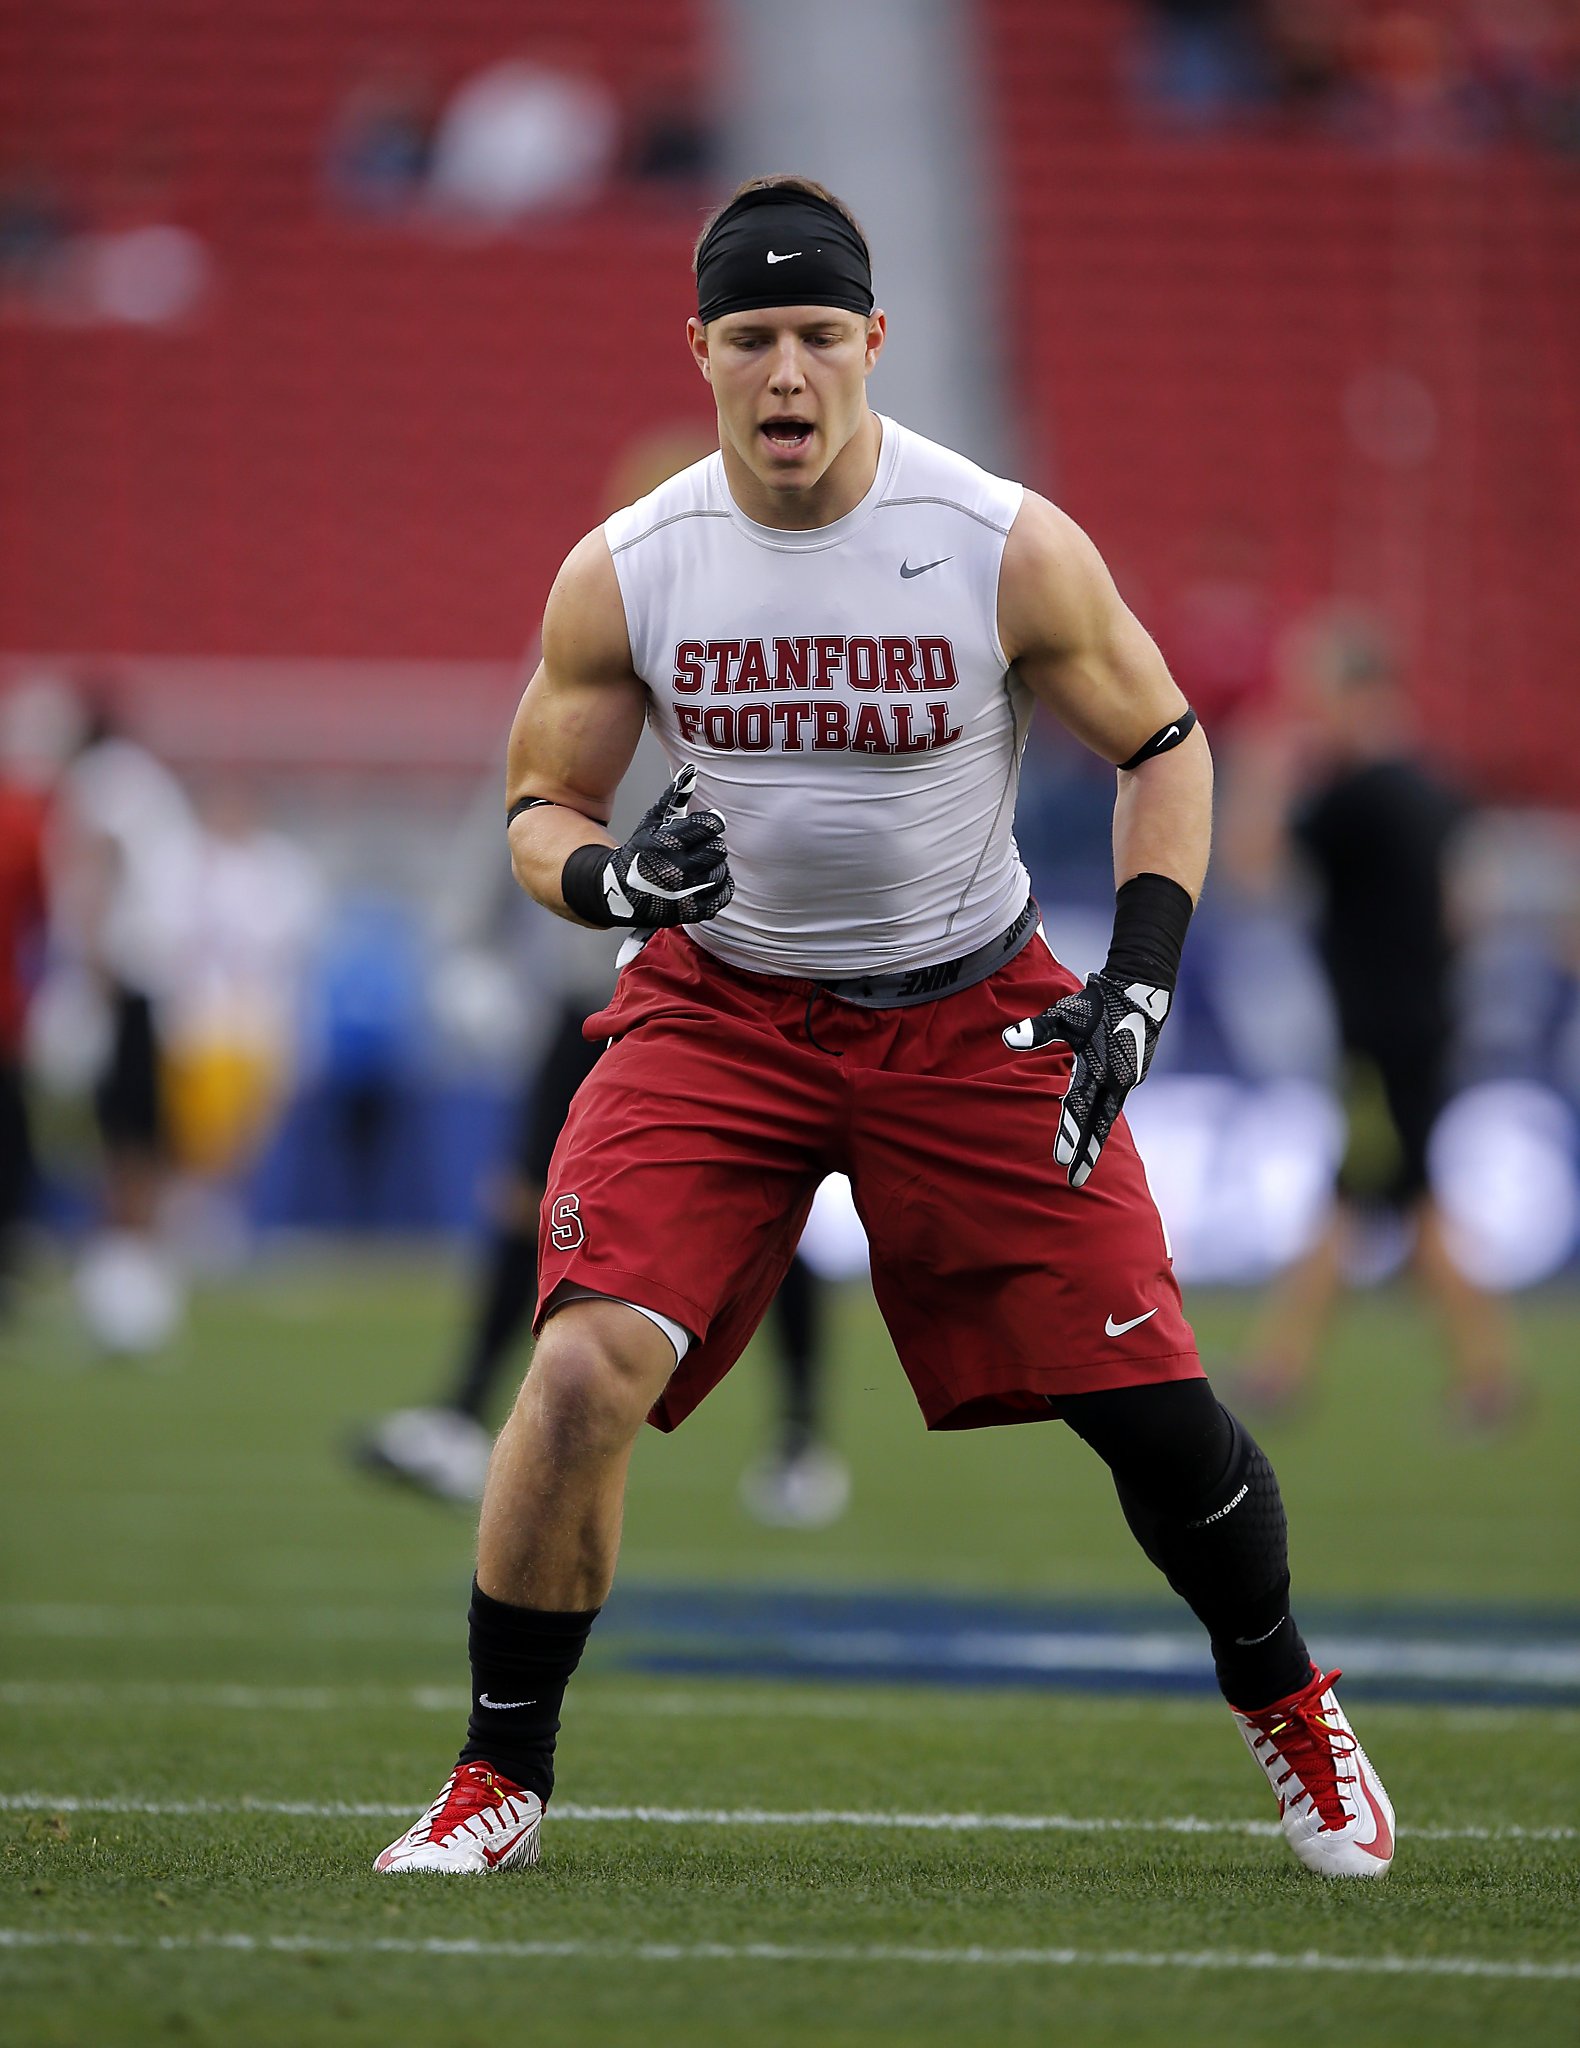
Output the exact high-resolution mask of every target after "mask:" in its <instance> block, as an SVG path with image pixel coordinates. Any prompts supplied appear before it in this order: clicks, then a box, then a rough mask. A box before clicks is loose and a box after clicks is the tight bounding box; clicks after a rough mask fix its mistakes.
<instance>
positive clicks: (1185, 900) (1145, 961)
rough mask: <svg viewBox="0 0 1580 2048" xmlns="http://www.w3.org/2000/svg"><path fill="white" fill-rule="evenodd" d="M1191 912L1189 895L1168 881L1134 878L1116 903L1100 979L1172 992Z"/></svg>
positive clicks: (1123, 889)
mask: <svg viewBox="0 0 1580 2048" xmlns="http://www.w3.org/2000/svg"><path fill="white" fill-rule="evenodd" d="M1195 908H1196V906H1195V904H1194V903H1193V902H1192V901H1191V894H1190V891H1189V890H1188V889H1186V888H1182V887H1181V885H1180V884H1179V883H1178V882H1176V881H1173V880H1171V879H1170V877H1169V876H1167V875H1132V877H1131V878H1130V880H1129V881H1128V882H1126V883H1125V884H1124V886H1123V887H1122V888H1121V889H1120V891H1119V893H1118V895H1117V896H1116V897H1115V898H1114V936H1113V937H1112V939H1110V941H1109V943H1108V958H1107V959H1106V960H1105V961H1104V962H1103V972H1104V974H1106V975H1107V976H1108V977H1109V978H1110V980H1113V981H1117V982H1121V983H1124V984H1126V985H1128V984H1129V983H1130V982H1132V981H1144V982H1146V983H1148V984H1149V985H1150V986H1151V987H1153V988H1166V989H1168V990H1170V991H1171V992H1172V990H1173V987H1174V984H1175V982H1176V981H1177V980H1178V979H1179V971H1180V954H1181V952H1182V951H1183V949H1184V945H1185V932H1186V929H1187V927H1188V926H1189V924H1190V919H1191V912H1192V911H1193V910H1194V909H1195Z"/></svg>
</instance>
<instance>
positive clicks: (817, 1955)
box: [0, 1927, 1580, 1983]
mask: <svg viewBox="0 0 1580 2048" xmlns="http://www.w3.org/2000/svg"><path fill="white" fill-rule="evenodd" d="M0 1948H8V1949H29V1948H113V1949H155V1950H158V1951H159V1952H161V1953H163V1954H172V1953H180V1952H182V1951H184V1950H185V1951H191V1950H203V1949H218V1950H221V1951H223V1952H225V1953H226V1954H234V1955H262V1956H268V1955H293V1956H294V1955H339V1956H366V1955H385V1956H389V1955H396V1956H467V1957H473V1958H476V1957H499V1958H503V1959H507V1960H510V1961H513V1962H514V1961H543V1960H552V1959H556V1958H565V1959H570V1960H578V1959H582V1958H586V1959H589V1960H597V1961H599V1962H627V1963H854V1964H857V1965H861V1966H869V1965H871V1964H873V1963H899V1964H904V1965H911V1964H916V1963H928V1964H934V1965H942V1966H946V1967H947V1966H955V1967H959V1966H965V1967H970V1968H982V1967H987V1968H997V1969H1026V1968H1039V1967H1040V1968H1043V1969H1066V1970H1068V1969H1096V1970H1252V1971H1264V1970H1287V1971H1315V1972H1319V1973H1324V1974H1329V1975H1341V1976H1368V1977H1495V1978H1514V1979H1523V1980H1526V1981H1534V1982H1544V1983H1569V1982H1572V1981H1574V1980H1575V1979H1577V1978H1580V1963H1542V1962H1537V1961H1536V1960H1535V1959H1534V1958H1533V1957H1529V1956H1514V1957H1509V1958H1507V1959H1504V1958H1500V1957H1493V1956H1396V1955H1383V1956H1342V1955H1326V1954H1324V1953H1323V1952H1322V1951H1321V1950H1319V1949H1306V1950H1303V1951H1301V1952H1300V1953H1298V1954H1294V1955H1288V1954H1281V1953H1279V1952H1278V1951H1276V1950H1273V1949H1135V1948H1087V1949H1081V1948H980V1947H971V1948H920V1947H911V1946H904V1945H900V1944H891V1943H887V1942H873V1943H870V1944H860V1943H856V1942H830V1943H821V1942H778V1941H742V1942H730V1941H692V1942H667V1941H663V1942H660V1941H636V1942H613V1941H479V1940H476V1939H470V1940H468V1939H462V1940H449V1941H447V1940H442V1939H439V1938H437V1937H433V1936H430V1937H428V1938H427V1939H425V1940H411V1939H404V1940H403V1939H401V1938H399V1937H397V1936H390V1935H384V1936H380V1937H379V1938H377V1939H375V1940H371V1941H346V1940H343V1939H341V1938H339V1937H335V1936H326V1937H319V1936H316V1935H311V1934H159V1935H148V1936H140V1935H134V1934H113V1933H94V1932H90V1931H88V1930H87V1929H76V1928H59V1929H48V1930H45V1929H33V1928H21V1927H0Z"/></svg>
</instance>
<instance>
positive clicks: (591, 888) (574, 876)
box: [560, 846, 620, 931]
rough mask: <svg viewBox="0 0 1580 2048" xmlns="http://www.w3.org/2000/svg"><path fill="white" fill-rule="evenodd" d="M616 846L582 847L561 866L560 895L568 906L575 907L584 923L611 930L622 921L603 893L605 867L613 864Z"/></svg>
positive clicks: (570, 908) (572, 908)
mask: <svg viewBox="0 0 1580 2048" xmlns="http://www.w3.org/2000/svg"><path fill="white" fill-rule="evenodd" d="M613 851H614V848H613V847H612V846H578V847H577V848H576V850H575V852H574V853H572V854H569V855H568V856H567V858H566V861H565V865H564V867H563V868H561V869H560V894H561V895H562V896H563V897H564V898H565V908H566V909H567V910H574V911H575V913H576V915H577V916H578V917H579V918H580V919H581V920H582V921H583V923H584V924H595V925H599V926H601V927H602V928H603V929H604V930H605V931H609V930H611V929H612V928H613V927H614V926H615V925H617V924H618V923H619V922H620V919H619V918H617V917H616V916H615V914H614V912H613V911H612V910H611V909H610V908H609V905H608V901H607V900H606V898H605V896H604V893H603V876H604V869H605V868H606V867H608V865H609V856H610V854H611V853H613Z"/></svg>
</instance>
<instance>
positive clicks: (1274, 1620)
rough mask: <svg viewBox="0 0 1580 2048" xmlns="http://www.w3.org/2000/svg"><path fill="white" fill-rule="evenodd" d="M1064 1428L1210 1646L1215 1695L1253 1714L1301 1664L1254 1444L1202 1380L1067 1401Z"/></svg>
mask: <svg viewBox="0 0 1580 2048" xmlns="http://www.w3.org/2000/svg"><path fill="white" fill-rule="evenodd" d="M1063 1413H1064V1417H1065V1420H1066V1421H1067V1422H1069V1423H1070V1425H1071V1427H1072V1428H1073V1429H1074V1430H1075V1431H1076V1433H1077V1434H1078V1435H1080V1436H1081V1437H1082V1438H1084V1439H1085V1440H1086V1441H1087V1442H1088V1443H1090V1444H1091V1445H1092V1447H1093V1449H1094V1450H1096V1451H1097V1452H1098V1454H1099V1456H1100V1457H1102V1458H1103V1459H1104V1460H1105V1461H1106V1462H1107V1464H1108V1466H1109V1468H1110V1470H1111V1471H1112V1472H1113V1475H1114V1484H1115V1488H1116V1490H1117V1491H1118V1494H1119V1504H1120V1506H1121V1507H1122V1508H1123V1509H1124V1512H1125V1520H1126V1521H1127V1522H1128V1523H1129V1524H1130V1528H1131V1531H1132V1533H1133V1534H1134V1536H1135V1538H1136V1541H1137V1542H1138V1543H1139V1544H1140V1545H1141V1547H1142V1549H1143V1550H1144V1551H1145V1552H1146V1554H1147V1556H1148V1557H1149V1558H1150V1559H1151V1560H1152V1562H1153V1563H1154V1564H1155V1565H1156V1566H1157V1568H1158V1570H1159V1571H1160V1572H1162V1574H1163V1576H1164V1577H1165V1578H1166V1579H1167V1580H1168V1582H1169V1584H1170V1585H1171V1586H1172V1587H1173V1588H1174V1591H1175V1592H1176V1593H1178V1594H1179V1596H1180V1598H1181V1599H1182V1600H1184V1601H1185V1602H1186V1604H1187V1605H1188V1606H1189V1607H1190V1609H1191V1612H1192V1613H1193V1614H1195V1615H1196V1617H1197V1618H1198V1620H1200V1621H1201V1623H1202V1624H1203V1626H1204V1627H1205V1628H1206V1630H1207V1633H1208V1635H1209V1637H1210V1638H1211V1640H1212V1657H1213V1668H1214V1669H1215V1671H1216V1672H1217V1676H1218V1685H1219V1689H1220V1690H1221V1692H1222V1693H1223V1696H1224V1698H1225V1699H1226V1700H1228V1701H1229V1702H1230V1704H1231V1705H1233V1706H1236V1707H1242V1708H1258V1707H1264V1706H1267V1705H1269V1704H1270V1703H1271V1702H1272V1701H1273V1700H1277V1699H1282V1698H1283V1697H1284V1696H1285V1695H1286V1694H1287V1693H1291V1692H1298V1691H1299V1689H1300V1688H1301V1687H1302V1686H1303V1685H1304V1684H1305V1683H1306V1682H1307V1680H1308V1679H1309V1678H1310V1676H1311V1658H1310V1655H1309V1653H1308V1651H1307V1649H1306V1645H1305V1642H1304V1641H1303V1639H1302V1637H1301V1634H1300V1630H1299V1629H1298V1628H1297V1627H1296V1625H1295V1620H1294V1617H1293V1615H1292V1614H1291V1613H1290V1608H1289V1541H1288V1526H1287V1524H1286V1522H1285V1519H1284V1503H1283V1499H1282V1497H1281V1495H1280V1493H1279V1490H1278V1480H1277V1478H1276V1477H1275V1475H1274V1472H1273V1468H1272V1466H1271V1465H1270V1464H1269V1463H1268V1461H1267V1457H1266V1455H1265V1453H1264V1452H1263V1451H1262V1449H1261V1446H1260V1445H1259V1444H1258V1443H1257V1442H1256V1440H1255V1438H1254V1437H1252V1436H1251V1434H1250V1432H1249V1431H1248V1430H1246V1429H1244V1428H1243V1427H1242V1426H1241V1424H1240V1423H1239V1422H1238V1421H1237V1420H1236V1419H1235V1417H1234V1416H1232V1415H1231V1414H1230V1413H1229V1411H1228V1409H1227V1408H1225V1407H1223V1406H1222V1405H1221V1404H1220V1403H1219V1401H1218V1400H1217V1398H1216V1397H1215V1396H1214V1394H1213V1393H1212V1390H1211V1388H1210V1387H1209V1386H1208V1385H1207V1382H1206V1381H1205V1380H1177V1381H1172V1382H1169V1383H1167V1384H1165V1385H1163V1386H1158V1387H1133V1388H1124V1389H1119V1390H1117V1391H1116V1392H1115V1393H1113V1394H1088V1395H1081V1396H1078V1397H1077V1398H1076V1399H1074V1400H1072V1401H1069V1402H1067V1403H1066V1404H1065V1405H1064V1408H1063Z"/></svg>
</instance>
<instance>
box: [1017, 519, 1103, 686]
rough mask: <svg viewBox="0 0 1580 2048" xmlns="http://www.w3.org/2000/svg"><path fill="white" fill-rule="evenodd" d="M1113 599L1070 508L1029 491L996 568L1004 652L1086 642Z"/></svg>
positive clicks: (1097, 558)
mask: <svg viewBox="0 0 1580 2048" xmlns="http://www.w3.org/2000/svg"><path fill="white" fill-rule="evenodd" d="M1118 603H1119V595H1118V592H1117V591H1116V590H1115V589H1114V582H1113V578H1112V577H1111V576H1110V575H1109V573H1108V568H1107V565H1106V563H1105V562H1104V561H1103V558H1102V556H1101V555H1100V554H1099V553H1098V551H1097V548H1096V546H1095V545H1094V543H1093V542H1092V540H1091V538H1090V536H1089V535H1088V534H1087V533H1085V532H1084V531H1083V529H1082V528H1081V527H1079V526H1078V525H1077V524H1076V523H1075V521H1074V520H1073V519H1072V518H1071V517H1070V515H1069V513H1068V512H1063V511H1061V510H1060V509H1059V507H1058V506H1057V505H1054V504H1052V503H1050V502H1049V500H1048V499H1046V498H1043V497H1039V496H1038V494H1037V493H1036V492H1035V491H1027V492H1026V493H1025V495H1024V497H1023V498H1022V500H1021V506H1020V510H1019V512H1018V513H1017V514H1016V515H1015V523H1014V525H1013V526H1012V527H1011V528H1010V532H1009V538H1008V539H1007V540H1006V541H1005V543H1004V559H1003V563H1002V566H1001V567H1000V570H999V637H1000V639H1001V641H1002V642H1003V645H1004V651H1005V652H1006V653H1007V654H1008V656H1009V658H1010V659H1011V660H1012V661H1014V660H1016V659H1018V658H1019V657H1021V656H1023V655H1026V654H1031V653H1034V652H1038V651H1048V652H1052V651H1054V650H1056V649H1059V648H1065V647H1075V646H1080V645H1083V644H1084V643H1085V642H1086V641H1087V640H1088V639H1090V638H1091V636H1092V635H1093V634H1094V632H1098V631H1100V630H1101V628H1102V624H1103V621H1104V619H1105V617H1106V615H1107V614H1108V612H1109V610H1110V607H1112V606H1114V605H1117V604H1118Z"/></svg>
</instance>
